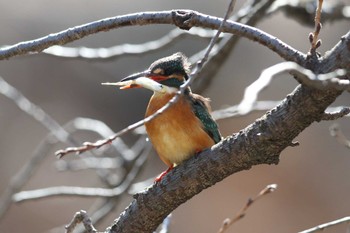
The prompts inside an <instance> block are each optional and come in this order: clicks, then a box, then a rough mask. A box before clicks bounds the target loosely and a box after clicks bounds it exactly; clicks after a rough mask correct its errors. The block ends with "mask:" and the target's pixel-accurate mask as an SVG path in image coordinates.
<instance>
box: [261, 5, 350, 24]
mask: <svg viewBox="0 0 350 233" xmlns="http://www.w3.org/2000/svg"><path fill="white" fill-rule="evenodd" d="M316 8H317V3H316V1H304V0H279V1H275V2H274V4H273V5H272V6H271V8H270V9H269V11H268V12H267V13H268V14H271V13H275V12H277V11H279V10H282V11H283V12H284V13H285V14H286V17H288V18H291V19H293V20H296V21H298V22H299V23H301V24H303V25H307V26H314V25H315V22H314V18H315V12H316ZM343 19H347V20H349V19H350V6H346V5H345V4H344V3H342V2H340V1H326V2H324V4H323V6H322V21H323V22H333V21H336V20H343Z"/></svg>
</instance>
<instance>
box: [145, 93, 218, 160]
mask: <svg viewBox="0 0 350 233" xmlns="http://www.w3.org/2000/svg"><path fill="white" fill-rule="evenodd" d="M173 96H174V94H160V93H155V94H154V95H153V96H152V98H151V100H150V102H149V104H148V107H147V111H146V117H147V116H149V115H151V114H153V113H155V112H156V111H157V110H158V109H160V108H161V107H163V106H164V105H165V104H166V103H167V102H168V101H169V100H170V99H171V98H172V97H173ZM145 126H146V130H147V133H148V136H149V138H150V140H151V141H152V144H153V147H154V148H155V150H156V151H157V153H158V155H159V157H160V158H161V159H162V161H163V162H164V163H165V164H167V165H168V166H171V165H173V164H179V163H181V162H182V161H183V160H185V159H187V158H189V157H190V156H192V155H194V154H195V153H196V152H198V151H202V150H204V149H206V148H209V147H211V146H212V145H214V144H215V143H214V141H213V140H212V139H211V138H210V136H209V135H208V134H207V133H206V132H205V131H204V130H203V127H202V123H201V121H200V120H199V119H198V118H197V117H196V116H195V114H194V112H193V111H192V108H191V106H190V103H189V102H188V101H187V100H186V97H184V96H181V98H180V99H179V101H178V102H177V103H175V104H173V105H172V106H171V107H170V108H169V109H167V110H166V111H165V112H164V113H162V114H161V115H158V116H157V117H156V118H154V119H153V120H152V121H150V122H148V123H146V124H145Z"/></svg>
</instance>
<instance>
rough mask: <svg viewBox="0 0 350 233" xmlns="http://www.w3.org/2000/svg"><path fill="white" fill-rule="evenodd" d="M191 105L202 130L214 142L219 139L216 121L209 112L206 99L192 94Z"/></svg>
mask: <svg viewBox="0 0 350 233" xmlns="http://www.w3.org/2000/svg"><path fill="white" fill-rule="evenodd" d="M192 97H193V98H192V107H193V111H194V113H195V115H196V116H197V117H198V118H199V119H200V120H201V122H202V124H203V127H204V130H205V131H206V132H207V134H208V135H209V136H210V137H211V138H212V139H213V140H214V142H215V143H218V142H220V141H221V138H222V136H221V134H220V132H219V128H218V125H217V123H216V122H215V121H214V119H213V118H212V116H211V115H210V113H209V111H210V110H209V105H208V103H207V102H208V100H207V99H205V98H204V97H202V96H199V95H196V94H192Z"/></svg>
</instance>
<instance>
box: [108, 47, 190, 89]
mask: <svg viewBox="0 0 350 233" xmlns="http://www.w3.org/2000/svg"><path fill="white" fill-rule="evenodd" d="M189 67H190V64H189V62H188V61H187V57H186V56H185V55H183V54H182V53H180V52H178V53H175V54H173V55H171V56H168V57H164V58H161V59H159V60H157V61H155V62H153V63H152V64H151V65H150V67H149V68H148V69H147V70H145V71H143V72H139V73H135V74H132V75H129V76H128V77H126V78H123V79H122V80H120V81H119V82H117V83H103V84H104V85H116V86H121V87H120V89H129V88H136V87H144V88H147V89H150V90H152V91H154V92H176V91H178V90H179V88H180V86H181V85H182V84H184V82H185V81H186V80H187V79H188V73H189Z"/></svg>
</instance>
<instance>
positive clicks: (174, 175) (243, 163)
mask: <svg viewBox="0 0 350 233" xmlns="http://www.w3.org/2000/svg"><path fill="white" fill-rule="evenodd" d="M344 41H346V40H342V42H340V43H338V44H337V45H336V48H335V49H333V50H332V51H331V52H330V54H329V55H328V56H329V57H330V56H335V57H337V55H338V54H339V53H342V52H341V50H340V48H341V47H342V49H343V50H346V49H347V48H348V47H346V45H347V43H348V42H347V41H346V42H345V43H344ZM337 52H338V53H337ZM328 62H330V61H328ZM328 62H327V63H328ZM327 63H326V64H327ZM328 64H329V66H324V67H319V66H320V65H321V63H316V64H315V67H314V68H313V69H312V71H313V72H315V70H318V71H319V70H322V71H323V73H329V72H332V71H334V70H336V69H338V68H341V67H339V65H338V64H337V63H333V65H331V62H330V63H328ZM315 73H316V72H315ZM341 93H342V91H339V90H334V89H330V90H318V89H314V88H312V87H308V86H305V85H299V86H298V87H297V88H296V89H295V90H294V91H293V92H292V93H291V94H289V95H288V96H287V97H286V98H285V99H284V100H283V101H282V102H281V103H280V104H279V105H277V106H276V107H275V108H274V109H272V110H270V111H269V112H267V113H266V114H265V115H264V116H262V117H261V118H260V119H257V120H256V121H255V122H254V123H253V124H251V125H249V126H247V127H246V128H245V129H243V130H241V131H240V132H238V133H236V134H233V135H231V136H228V137H227V138H225V139H224V140H222V141H221V142H220V143H218V144H216V145H214V146H213V147H212V148H210V149H208V150H205V151H203V152H202V153H200V154H199V155H197V156H194V157H191V158H190V159H189V160H187V161H185V162H183V163H182V164H180V165H178V166H177V167H175V168H174V169H173V170H172V171H170V172H169V173H168V174H167V175H166V176H164V178H163V179H162V180H161V181H160V182H158V183H156V184H154V185H153V186H151V187H150V188H148V189H147V190H145V191H144V192H142V193H138V194H136V195H134V200H133V201H132V202H131V203H130V205H129V206H128V207H127V208H126V209H125V211H124V212H123V213H121V215H120V216H119V218H118V219H116V220H115V221H114V223H113V225H111V226H110V227H109V228H108V229H107V232H110V233H112V232H113V233H114V232H153V231H154V230H155V229H156V228H157V226H158V225H159V224H160V223H161V222H162V221H163V219H164V218H165V217H166V216H167V215H168V214H169V213H171V212H172V211H173V210H174V209H175V208H177V207H178V206H179V205H181V204H182V203H184V202H186V201H187V200H189V199H190V198H192V197H193V196H195V195H196V194H198V193H200V192H201V191H202V190H204V189H206V188H208V187H210V186H212V185H214V184H215V183H217V182H219V181H221V180H223V179H224V178H225V177H227V176H229V175H232V174H234V173H237V172H239V171H242V170H248V169H250V168H251V167H252V166H255V165H259V164H277V163H278V162H279V155H280V153H281V152H282V151H283V150H284V149H285V148H287V147H288V146H290V145H291V144H292V141H293V139H294V138H295V137H297V136H298V135H299V134H300V133H301V132H302V131H303V130H304V129H306V128H307V127H308V126H309V125H310V124H312V123H313V122H315V121H316V122H318V121H320V120H321V119H322V117H323V113H324V111H325V110H326V109H327V107H328V106H329V105H330V104H332V103H333V102H334V101H335V99H336V98H337V97H338V96H339V95H340V94H341ZM300 109H302V110H303V111H300Z"/></svg>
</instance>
